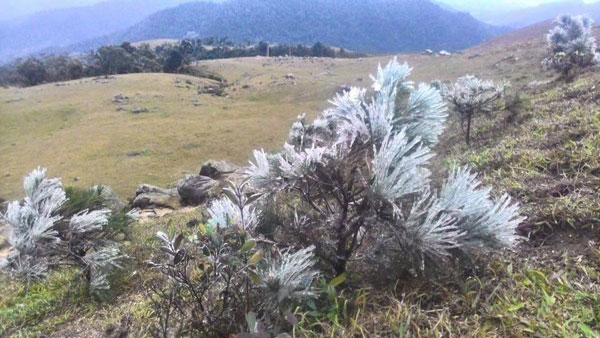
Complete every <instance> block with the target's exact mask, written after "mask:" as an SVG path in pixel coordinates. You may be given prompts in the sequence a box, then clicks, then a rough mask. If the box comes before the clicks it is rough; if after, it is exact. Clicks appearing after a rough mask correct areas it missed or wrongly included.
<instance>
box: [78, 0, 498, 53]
mask: <svg viewBox="0 0 600 338" xmlns="http://www.w3.org/2000/svg"><path fill="white" fill-rule="evenodd" d="M190 31H194V32H196V33H198V35H199V36H212V35H218V36H226V37H229V38H230V39H231V40H234V41H245V40H250V41H257V40H260V39H262V40H267V41H275V42H285V43H304V44H310V43H314V42H316V41H322V42H324V43H328V44H332V45H336V46H340V47H345V48H349V49H353V50H357V51H366V52H397V51H415V50H422V49H425V48H432V49H438V50H439V49H449V50H457V49H462V48H465V47H468V46H472V45H474V44H477V43H480V42H482V41H485V40H486V39H488V38H490V37H492V36H495V35H496V34H498V33H499V32H501V29H498V28H496V27H492V26H490V25H487V24H483V23H481V22H479V21H477V20H476V19H474V18H473V17H471V16H470V15H468V14H466V13H454V12H450V11H448V10H445V9H442V8H440V7H439V6H438V5H436V4H434V3H432V2H430V1H427V0H403V1H397V0H366V1H365V0H310V1H306V0H286V1H284V0H230V1H228V2H225V3H222V4H214V3H189V4H184V5H181V6H179V7H176V8H170V9H166V10H163V11H160V12H158V13H155V14H153V15H151V16H150V17H148V18H147V19H145V20H143V21H142V22H140V23H139V24H136V25H134V26H133V27H131V28H128V29H126V30H124V31H122V32H119V33H117V34H112V35H110V36H107V37H105V38H103V39H100V40H96V41H90V42H87V44H88V45H87V46H85V47H88V48H89V47H93V46H98V45H101V44H106V43H119V42H120V41H140V40H148V39H156V38H181V37H183V36H184V35H185V34H186V33H187V32H190ZM82 47H83V46H82Z"/></svg>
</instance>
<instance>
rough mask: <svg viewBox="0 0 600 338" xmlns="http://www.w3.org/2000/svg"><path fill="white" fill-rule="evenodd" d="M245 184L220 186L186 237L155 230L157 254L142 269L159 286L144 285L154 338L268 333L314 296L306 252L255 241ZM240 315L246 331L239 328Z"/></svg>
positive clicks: (309, 251)
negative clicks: (153, 273)
mask: <svg viewBox="0 0 600 338" xmlns="http://www.w3.org/2000/svg"><path fill="white" fill-rule="evenodd" d="M246 185H247V184H246V183H241V184H239V185H232V186H231V187H229V188H226V189H225V191H224V192H225V193H224V196H223V198H221V199H218V200H215V201H213V202H212V203H211V204H210V205H209V206H208V214H209V219H208V220H207V222H206V224H200V225H199V226H198V227H197V228H195V229H194V230H193V235H192V234H190V235H188V236H184V235H183V234H178V235H175V236H173V237H172V238H170V237H169V236H168V235H167V234H165V233H163V232H159V233H157V238H158V239H159V242H160V245H161V248H160V249H161V251H162V254H161V255H160V256H158V257H154V258H153V259H152V260H151V261H150V262H149V265H150V266H151V267H153V268H154V269H155V270H157V271H159V272H160V274H161V276H163V277H166V283H157V282H154V281H153V282H151V283H149V284H148V288H149V290H150V300H151V301H152V302H153V304H154V313H155V315H156V317H157V318H158V321H157V325H156V327H155V328H154V329H155V334H156V335H158V336H161V337H169V336H171V335H175V336H182V335H183V336H201V337H224V336H227V335H229V334H230V333H232V332H241V331H246V330H247V329H249V331H251V332H250V333H247V334H246V335H247V336H249V337H254V336H255V335H254V334H257V333H258V332H257V331H260V333H261V335H260V336H261V337H270V336H276V335H277V334H279V333H280V331H281V330H282V329H285V328H286V326H290V325H292V323H291V322H290V318H293V317H294V316H293V314H292V311H293V310H294V306H295V305H297V304H301V303H302V302H304V301H305V300H306V299H308V298H311V297H314V296H315V295H314V293H313V291H312V289H311V285H312V282H313V280H314V279H316V278H317V276H318V271H317V270H316V269H315V268H314V265H315V257H314V254H313V248H306V249H303V250H299V251H296V252H294V251H293V250H290V249H286V250H280V249H279V248H277V247H275V246H274V243H271V242H270V241H266V240H260V238H258V236H257V234H256V231H255V230H256V225H257V223H258V221H259V219H260V212H259V210H258V209H257V208H256V206H255V204H256V202H257V200H258V198H260V195H258V194H252V193H249V192H247V190H246ZM186 238H187V239H186ZM247 318H253V321H252V323H253V324H252V325H248V326H249V327H248V328H246V327H245V326H244V325H241V324H243V323H244V322H246V319H247ZM292 322H293V320H292ZM239 336H240V337H243V336H245V335H244V334H240V335H239Z"/></svg>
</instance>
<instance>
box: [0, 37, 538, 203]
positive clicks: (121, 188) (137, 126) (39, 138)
mask: <svg viewBox="0 0 600 338" xmlns="http://www.w3.org/2000/svg"><path fill="white" fill-rule="evenodd" d="M544 29H545V27H541V28H540V27H534V28H533V29H531V30H533V32H532V31H531V30H526V31H523V32H522V35H521V36H522V37H521V38H514V37H518V36H519V35H518V34H515V35H514V36H513V38H510V39H508V41H507V40H506V38H499V39H498V40H496V41H492V42H490V43H488V44H486V45H484V46H482V47H477V48H474V49H471V50H467V51H465V52H464V53H462V54H455V55H453V56H450V57H438V56H425V55H409V54H404V55H399V59H400V60H401V61H407V62H408V63H409V64H410V65H411V66H412V67H414V71H413V76H412V79H413V80H414V81H431V80H434V79H440V80H450V81H451V80H454V79H456V78H457V77H459V76H462V75H464V74H466V73H472V74H476V75H481V76H483V77H486V78H493V79H496V80H503V79H506V80H510V81H512V82H513V84H514V86H515V87H519V86H522V85H523V84H526V83H528V82H530V81H532V80H535V79H543V78H545V77H546V75H544V74H542V73H541V69H540V67H539V60H540V59H541V58H542V56H541V55H542V52H543V37H542V35H543V30H544ZM532 37H533V39H531V38H532ZM390 58H391V56H381V57H372V58H364V59H302V58H281V59H280V58H272V59H267V58H245V59H229V60H214V61H206V62H200V63H199V64H197V67H200V68H203V69H205V70H208V71H210V72H215V73H218V74H221V75H222V76H223V77H225V79H227V80H228V83H229V84H230V87H228V88H227V89H226V92H227V94H229V97H214V96H210V95H207V94H198V92H197V87H198V86H205V85H206V84H208V83H209V81H208V80H202V79H197V78H192V77H186V76H179V75H171V74H130V75H122V76H115V77H111V78H108V79H84V80H77V81H71V82H66V83H59V84H48V85H42V86H36V87H31V88H9V89H3V88H0V120H2V121H3V123H2V124H0V135H2V140H3V142H2V143H1V144H0V153H1V154H2V160H3V166H2V169H1V172H0V177H1V178H0V198H5V199H8V198H16V197H18V196H20V194H21V182H20V181H21V177H23V176H24V175H25V174H26V173H27V172H29V170H31V169H32V168H34V167H36V166H38V165H41V166H46V167H48V168H49V169H50V174H51V175H56V176H60V177H63V178H64V180H65V182H66V183H67V184H75V185H81V186H87V185H89V184H95V183H103V184H108V185H110V186H112V187H114V188H115V190H116V191H117V192H118V193H119V194H121V195H122V196H124V197H126V196H129V195H131V194H132V193H133V191H134V190H135V187H136V186H137V185H138V184H139V183H142V182H144V183H150V184H156V185H169V184H172V183H174V182H175V181H176V180H177V179H179V178H181V177H182V176H184V174H185V173H191V172H195V171H196V170H197V169H198V166H199V165H200V164H201V163H202V162H203V161H205V160H208V159H223V160H228V161H232V162H235V163H238V164H245V163H247V160H248V159H249V156H250V154H251V151H252V150H253V149H255V148H265V149H269V150H273V147H277V146H279V145H280V144H281V143H282V140H283V139H284V138H285V135H286V133H287V130H288V127H289V126H290V124H291V122H292V121H293V120H294V119H295V118H296V116H297V115H299V114H301V113H304V112H307V113H309V115H310V114H316V113H317V112H319V111H320V110H322V109H323V108H326V107H327V106H328V103H327V100H328V99H330V98H331V97H332V96H333V95H334V93H335V92H336V90H337V89H338V87H339V86H340V85H342V84H348V85H363V86H364V85H366V84H368V83H369V82H370V80H369V77H368V74H369V73H372V72H373V71H374V69H375V67H376V65H377V64H378V63H386V62H387V61H389V59H390ZM290 73H291V74H293V76H294V79H286V78H285V76H286V75H287V74H290ZM361 79H362V81H361ZM186 81H190V82H191V84H188V83H186ZM177 82H179V83H177ZM117 94H123V95H125V96H128V97H129V98H130V100H129V103H127V104H115V103H113V102H112V99H113V97H114V96H115V95H117ZM119 108H121V109H123V110H122V111H117V110H118V109H119ZM135 108H147V109H148V110H149V112H146V113H141V114H133V113H131V112H130V110H132V109H135Z"/></svg>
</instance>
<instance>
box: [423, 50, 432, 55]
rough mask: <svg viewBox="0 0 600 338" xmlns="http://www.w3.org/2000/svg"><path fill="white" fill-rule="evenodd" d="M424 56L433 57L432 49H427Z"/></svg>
mask: <svg viewBox="0 0 600 338" xmlns="http://www.w3.org/2000/svg"><path fill="white" fill-rule="evenodd" d="M423 55H433V51H432V50H431V49H425V51H423Z"/></svg>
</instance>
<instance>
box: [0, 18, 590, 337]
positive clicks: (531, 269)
mask: <svg viewBox="0 0 600 338" xmlns="http://www.w3.org/2000/svg"><path fill="white" fill-rule="evenodd" d="M545 30H547V25H538V26H535V27H531V28H528V29H526V30H523V31H521V32H518V33H514V34H511V35H508V36H505V37H502V38H499V39H496V40H494V41H491V42H489V43H487V44H485V45H482V46H480V47H477V48H474V49H471V50H468V51H465V53H463V54H460V55H454V56H452V57H448V58H442V57H429V56H422V55H401V56H400V58H401V59H404V60H407V61H408V62H409V63H410V64H411V65H412V66H414V67H415V71H414V76H413V79H414V80H416V81H429V80H432V79H442V80H454V79H455V78H456V77H458V76H461V75H464V74H465V73H472V74H476V75H481V76H483V77H486V78H493V79H496V80H501V79H508V80H511V81H512V82H513V88H514V90H516V89H520V88H522V87H523V85H526V84H529V83H530V82H531V81H534V80H545V79H547V78H548V77H549V76H551V75H547V74H544V73H542V72H541V70H540V67H539V60H540V59H541V58H542V54H543V33H544V32H545ZM476 55H479V56H476ZM387 59H389V57H387V56H386V57H379V58H367V59H362V60H321V59H314V60H310V59H308V60H302V59H264V58H253V59H237V60H236V59H233V60H215V61H210V62H202V63H200V64H198V65H197V66H198V67H203V68H205V69H206V70H210V71H213V72H218V73H219V74H221V75H223V76H224V77H225V78H227V79H228V81H229V83H231V87H229V88H228V89H227V91H228V93H229V94H230V97H229V98H220V97H212V96H206V95H200V96H199V95H198V94H197V92H196V89H195V88H196V86H198V85H206V84H208V83H207V82H206V81H204V80H199V79H196V78H188V77H183V76H176V75H164V74H160V75H154V74H143V75H128V76H122V77H117V78H114V79H108V80H103V79H99V80H92V79H89V80H85V81H84V82H79V81H77V82H71V83H68V84H67V85H64V86H54V85H52V86H39V87H33V88H28V89H2V90H0V120H1V121H7V123H5V124H2V125H0V132H1V135H2V139H3V140H4V139H7V140H8V142H3V143H2V144H0V154H3V156H5V157H3V158H2V160H3V164H5V165H4V166H3V167H2V170H7V171H8V172H7V173H8V174H9V175H10V176H7V177H2V179H1V181H0V184H1V185H0V189H1V190H0V191H2V192H3V193H4V192H5V191H6V192H7V193H6V197H13V196H19V195H20V193H19V191H20V187H19V185H20V182H21V177H22V176H23V175H24V174H25V173H26V172H27V171H28V170H29V169H30V168H31V167H33V166H35V165H37V164H42V165H47V166H49V167H50V168H51V173H50V174H51V175H52V176H62V177H64V178H65V180H67V182H66V183H67V184H72V183H74V184H76V185H88V184H90V183H92V182H102V183H107V184H110V185H113V186H114V187H115V188H117V190H118V191H119V192H121V193H122V194H129V193H131V191H132V189H133V188H134V186H135V184H137V183H138V182H141V181H148V182H149V183H157V184H163V183H168V182H172V181H173V180H175V179H176V178H179V177H180V176H182V175H183V172H192V171H194V170H195V168H196V167H197V166H198V165H199V163H201V161H202V160H203V159H207V158H211V157H212V158H215V157H216V158H220V159H221V158H222V159H227V160H231V161H235V162H238V163H244V162H245V161H246V160H247V159H248V156H249V153H250V150H251V149H252V148H255V147H265V148H267V149H274V147H277V146H278V145H280V144H281V143H282V140H283V139H284V136H285V134H286V130H287V127H288V126H289V124H290V122H291V121H292V120H293V119H294V117H295V116H296V115H297V114H299V113H301V112H303V111H309V112H315V111H316V110H318V109H321V108H323V107H326V106H327V103H326V99H328V98H329V97H331V95H332V94H333V93H334V92H335V90H336V87H337V86H338V85H339V84H342V83H348V84H363V85H364V84H365V83H368V78H367V74H368V73H369V72H373V66H374V65H375V64H377V63H378V62H385V61H387ZM288 73H292V74H293V75H294V79H286V78H285V75H287V74H288ZM359 77H360V78H363V79H364V80H363V81H359V80H358V78H359ZM177 78H179V79H180V80H179V81H178V82H177V80H176V79H177ZM186 80H189V81H191V82H192V85H189V86H190V87H191V88H186V85H187V84H186ZM103 81H108V82H107V83H103ZM599 85H600V73H599V72H598V70H597V69H596V70H594V71H589V72H586V73H584V74H582V75H581V76H580V77H579V78H578V79H577V80H576V81H574V82H573V83H563V82H557V81H554V82H547V83H545V84H542V85H537V86H535V87H536V88H529V89H523V90H521V98H522V100H521V104H520V105H519V109H518V110H516V113H511V112H508V111H500V112H498V113H497V114H494V115H493V116H491V117H489V118H482V119H477V120H476V122H475V132H474V135H473V142H472V145H471V146H470V147H467V146H466V145H465V144H464V140H463V135H462V134H461V133H460V127H459V126H458V123H457V122H456V121H455V120H454V119H452V120H451V121H450V126H449V128H448V130H447V131H446V133H445V134H444V135H443V140H442V142H441V145H440V146H439V147H438V148H437V149H436V151H437V152H438V153H440V154H442V155H444V158H445V161H444V162H443V163H440V166H441V167H445V166H446V165H448V164H449V163H451V162H457V163H461V164H470V165H472V166H474V167H475V168H476V169H477V171H479V172H481V176H482V177H483V179H484V181H486V183H487V184H491V185H494V186H495V188H496V190H495V191H507V192H509V193H510V194H511V195H512V196H513V197H515V198H516V199H517V200H519V201H520V202H521V203H522V204H523V209H524V211H523V213H524V214H525V215H527V216H528V220H527V221H526V222H525V224H524V227H523V235H525V236H531V240H530V241H529V242H527V243H524V244H523V245H521V246H520V247H519V248H518V249H519V250H518V251H517V252H515V253H509V252H501V253H498V254H495V255H493V256H491V257H485V264H483V263H482V264H476V266H477V268H476V269H475V271H471V270H468V271H459V272H456V274H455V275H451V276H444V277H445V278H442V279H440V280H437V281H430V282H424V281H423V279H421V278H414V277H410V276H407V277H406V278H405V279H403V280H401V281H399V282H398V283H382V278H381V276H376V277H377V278H373V276H350V280H349V281H348V283H352V286H353V287H352V288H346V289H338V293H337V294H335V295H333V296H331V297H330V298H328V302H327V303H325V304H324V305H323V306H322V307H319V308H318V309H316V310H308V309H298V310H297V311H296V313H295V315H296V317H297V318H298V319H299V323H298V325H297V327H296V330H295V332H294V333H295V334H296V335H297V336H299V337H322V336H326V337H402V336H410V337H531V336H544V337H597V336H598V332H600V289H599V287H598V286H599V285H600V270H599V264H600V250H599V249H598V244H597V243H598V241H599V239H600V238H599V236H598V231H597V223H598V221H597V219H598V216H597V215H598V212H600V207H599V206H598V202H597V201H598V197H599V191H598V187H599V186H600V180H599V177H600V163H599V162H598V156H597V149H598V148H599V147H600V139H599V138H598V135H599V133H598V132H599V131H600V96H599V95H598V90H597V88H598V86H599ZM118 93H122V94H124V95H127V96H129V97H130V103H129V104H128V105H123V108H124V109H126V110H124V111H119V112H117V111H116V109H117V107H119V106H118V105H116V104H114V103H112V102H111V99H112V97H113V96H114V95H116V94H118ZM16 98H22V100H20V101H13V102H7V101H11V100H14V99H16ZM194 103H196V104H198V106H194ZM133 107H147V108H148V109H149V110H150V111H149V112H147V113H141V114H138V115H134V114H132V113H131V112H128V111H127V109H131V108H133ZM155 107H156V108H155ZM313 114H314V113H313ZM43 117H45V118H43ZM95 126H97V127H95ZM5 135H6V137H5ZM32 136H36V137H35V138H32ZM82 136H85V138H83V137H82ZM59 140H60V141H59ZM13 144H14V145H13ZM88 148H91V150H89V149H88ZM144 149H146V151H145V152H142V154H141V155H138V156H127V153H129V152H140V151H141V150H144ZM53 164H54V166H53ZM5 168H8V169H5ZM4 175H5V174H4ZM73 177H79V181H77V182H73ZM3 197H4V196H3ZM201 217H202V215H201V210H196V211H193V212H188V213H179V214H174V215H171V216H168V217H166V218H163V219H158V220H155V221H152V222H148V223H144V224H135V225H133V226H131V227H130V228H129V229H128V234H127V236H126V238H125V240H124V244H123V245H124V250H125V252H126V253H127V254H128V255H129V256H130V261H129V262H130V264H129V265H127V269H126V270H125V272H124V273H123V275H122V277H121V279H120V280H119V282H118V283H116V285H117V288H116V289H115V290H114V295H113V297H112V298H110V299H108V300H107V301H105V302H97V301H95V300H92V299H90V298H89V297H88V296H85V292H84V291H85V290H81V283H78V277H77V275H76V273H75V272H74V271H72V270H69V269H62V270H56V271H55V272H53V273H52V275H51V277H50V278H49V279H48V280H45V281H43V282H39V283H33V284H30V285H23V284H22V283H18V282H13V281H9V280H8V279H7V278H6V277H5V276H4V275H0V285H2V286H1V289H0V291H1V292H0V336H1V335H3V334H4V335H7V336H8V335H14V336H38V335H39V334H42V333H43V334H49V335H50V336H52V337H105V336H109V337H123V336H131V337H144V336H150V332H149V327H150V325H151V324H152V322H153V320H154V319H152V314H153V311H154V310H153V308H152V304H151V302H150V301H149V300H148V297H147V294H146V291H145V288H144V283H145V282H148V281H152V278H154V277H155V275H154V274H153V272H152V270H150V269H149V268H148V267H147V265H146V264H145V263H144V262H145V260H147V259H148V257H150V256H151V254H152V253H153V252H156V251H157V248H158V247H159V243H158V242H157V241H156V240H155V239H153V236H154V233H155V232H156V231H158V230H160V231H165V232H167V233H169V234H172V233H175V232H183V233H185V234H189V235H191V234H192V232H193V231H194V230H193V229H191V228H190V227H188V226H187V225H186V224H188V222H189V221H191V220H195V219H200V218H201ZM540 230H543V231H540ZM477 263H479V262H477Z"/></svg>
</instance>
